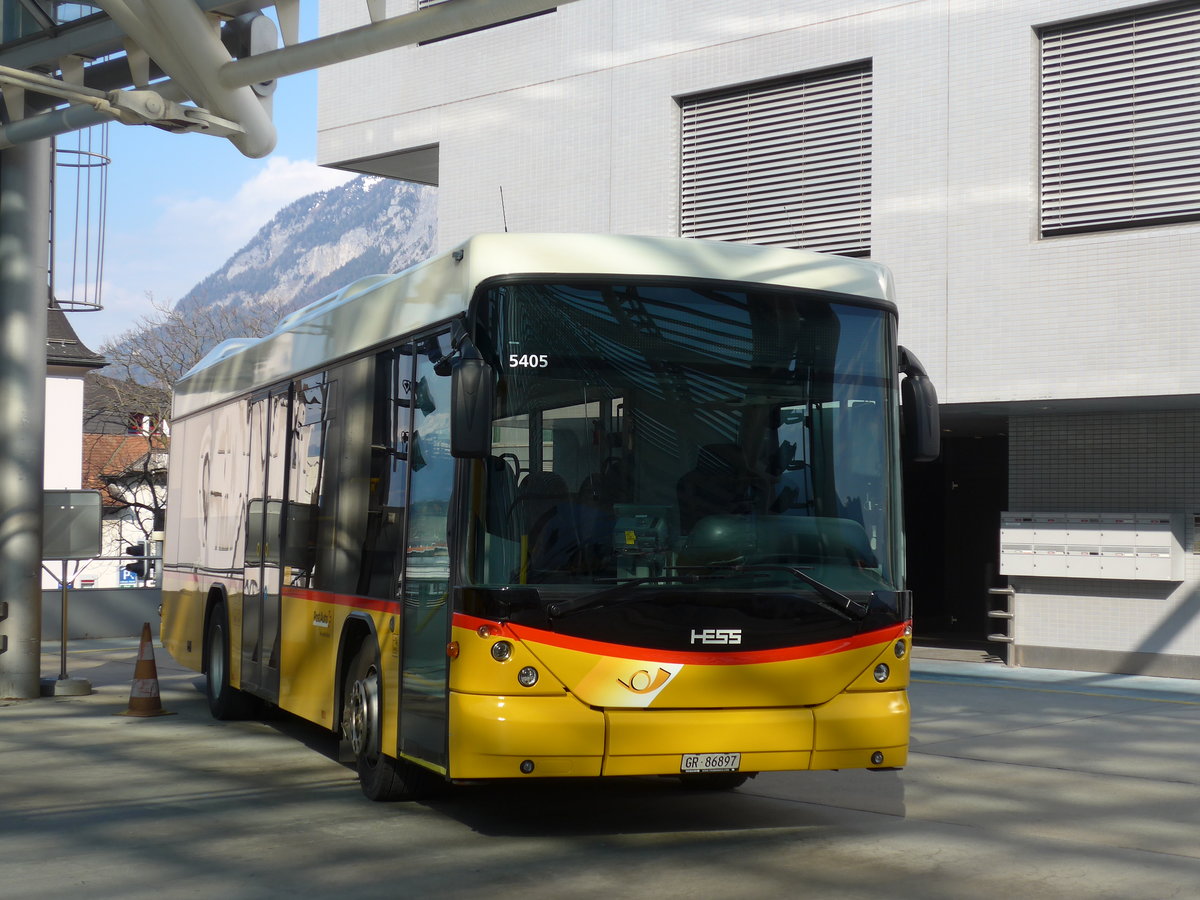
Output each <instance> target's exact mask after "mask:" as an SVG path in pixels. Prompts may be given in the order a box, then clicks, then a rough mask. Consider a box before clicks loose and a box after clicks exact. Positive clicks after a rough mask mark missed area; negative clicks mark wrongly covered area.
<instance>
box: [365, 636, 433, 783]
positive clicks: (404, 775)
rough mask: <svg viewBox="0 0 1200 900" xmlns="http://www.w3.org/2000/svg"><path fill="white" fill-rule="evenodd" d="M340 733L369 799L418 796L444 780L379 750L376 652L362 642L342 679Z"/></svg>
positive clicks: (379, 697)
mask: <svg viewBox="0 0 1200 900" xmlns="http://www.w3.org/2000/svg"><path fill="white" fill-rule="evenodd" d="M342 684H343V690H342V737H343V738H345V740H347V741H348V742H349V743H350V749H351V751H352V752H353V753H354V764H355V769H356V770H357V771H358V783H359V786H360V787H361V788H362V792H363V794H364V795H365V796H366V797H367V799H369V800H378V801H389V800H420V799H422V798H424V797H429V796H431V795H432V794H434V793H435V792H436V791H437V790H438V788H440V787H441V786H442V785H443V784H444V781H443V780H442V778H441V776H440V775H438V774H437V773H436V772H432V771H430V770H429V769H426V768H423V767H421V766H418V765H416V764H415V763H410V762H408V761H407V760H402V759H395V758H393V757H391V756H388V755H387V754H385V753H383V752H381V751H380V749H379V748H380V723H381V721H382V709H383V694H382V684H381V681H380V675H379V655H378V654H377V653H376V652H375V649H374V648H373V647H372V646H371V645H370V643H364V644H363V645H362V646H361V647H360V648H359V649H358V652H357V653H356V654H355V655H354V659H353V661H352V662H351V663H350V665H349V666H348V667H347V668H346V675H345V679H344V680H343V682H342Z"/></svg>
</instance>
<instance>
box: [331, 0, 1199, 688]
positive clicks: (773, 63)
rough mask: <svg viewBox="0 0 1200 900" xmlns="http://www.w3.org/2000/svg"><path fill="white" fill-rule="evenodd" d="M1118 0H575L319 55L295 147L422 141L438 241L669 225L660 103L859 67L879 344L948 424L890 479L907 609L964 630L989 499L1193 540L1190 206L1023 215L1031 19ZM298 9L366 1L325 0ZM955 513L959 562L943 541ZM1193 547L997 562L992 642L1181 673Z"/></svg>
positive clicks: (350, 153) (400, 151) (1033, 106)
mask: <svg viewBox="0 0 1200 900" xmlns="http://www.w3.org/2000/svg"><path fill="white" fill-rule="evenodd" d="M398 2H399V0H398ZM413 2H414V3H415V0H413ZM394 5H395V4H393V6H394ZM1178 6H1179V4H1170V5H1168V4H1162V5H1160V7H1162V8H1167V7H1170V8H1172V9H1173V8H1176V7H1178ZM1185 6H1186V5H1185ZM1144 7H1145V5H1144V4H1133V3H1129V2H1121V0H1049V2H1047V0H1037V2H1034V0H1012V2H1006V3H981V2H975V0H927V2H909V3H890V2H867V0H863V2H856V3H852V4H846V3H834V2H831V0H806V2H793V0H764V2H759V3H755V4H751V5H746V4H728V3H718V2H715V0H713V2H710V0H701V2H691V0H660V2H655V3H644V2H636V0H611V2H609V0H606V2H600V0H578V2H576V3H572V4H568V5H566V6H563V7H561V8H559V9H558V10H557V11H556V12H554V13H552V14H549V15H545V16H540V17H537V18H534V19H530V20H528V21H525V22H520V23H515V24H512V25H506V26H500V27H497V28H493V29H489V30H487V31H485V32H480V33H477V34H472V35H465V36H462V37H458V38H452V39H448V40H445V41H442V42H439V43H437V44H432V45H428V46H424V47H409V48H403V49H401V50H397V51H394V52H392V53H388V54H382V55H380V56H378V57H374V58H370V59H368V60H363V61H360V62H356V63H351V64H345V65H343V66H340V67H337V68H335V69H333V70H331V71H330V72H328V73H327V74H323V76H322V82H321V95H320V101H319V104H320V123H319V142H318V155H319V161H320V162H322V163H325V164H331V165H343V166H346V167H347V168H359V169H361V170H363V171H372V170H373V169H372V168H371V165H374V164H371V165H368V164H362V165H357V164H356V161H359V160H362V159H364V158H366V157H388V156H391V157H394V165H395V166H396V171H399V172H400V173H401V174H403V171H404V165H405V164H406V162H405V160H406V157H405V154H406V153H410V152H412V151H416V150H419V149H420V148H427V149H428V148H434V149H433V150H431V151H430V152H431V153H432V158H434V159H435V160H436V165H435V166H434V171H435V172H436V178H435V180H436V181H437V183H438V185H439V193H438V196H439V241H440V242H441V243H442V244H443V246H449V245H452V244H455V243H457V242H459V241H460V240H462V239H464V238H465V237H467V236H469V235H470V234H473V233H476V232H480V231H494V230H499V229H501V228H503V227H504V225H505V224H507V226H508V227H509V228H510V229H512V230H515V231H612V232H620V233H644V234H655V235H677V234H679V233H680V232H681V229H682V228H683V223H682V216H681V190H682V181H683V175H682V171H681V152H682V151H681V141H682V132H681V129H682V123H681V109H680V103H681V101H685V100H686V98H688V97H692V96H695V95H698V94H704V93H706V92H717V91H723V90H727V89H731V88H736V87H738V86H742V85H747V84H753V83H755V82H759V81H763V80H768V79H782V78H791V77H795V76H799V75H803V74H804V73H811V72H818V71H821V70H824V69H829V68H831V67H837V66H849V65H856V64H857V65H861V64H866V65H869V66H870V68H871V72H872V88H871V90H872V102H871V125H870V128H871V161H870V167H871V171H870V183H871V198H870V201H871V222H870V239H869V242H870V255H871V257H872V258H874V259H877V260H879V261H880V262H883V263H885V264H887V265H888V266H889V267H890V268H891V269H892V271H893V273H894V275H895V279H896V284H897V287H898V296H899V304H900V312H901V324H900V338H901V341H902V343H904V344H905V345H906V346H908V347H909V348H910V349H912V350H913V351H914V352H915V353H916V354H917V355H918V356H919V357H920V358H921V360H922V362H924V363H925V365H926V367H927V368H928V370H929V372H930V374H931V376H932V377H933V379H934V380H935V382H936V384H937V386H938V390H939V395H940V398H941V401H942V403H943V415H944V419H945V421H946V424H947V427H948V431H947V434H946V444H945V447H946V452H945V453H944V454H943V461H942V463H941V468H940V469H938V470H937V474H936V475H934V476H928V475H925V476H921V478H922V479H923V480H922V481H921V483H920V489H921V490H923V491H926V492H932V493H933V494H938V492H944V496H941V497H940V499H939V498H938V497H937V496H927V497H921V496H920V494H919V493H916V490H917V485H915V484H914V486H913V488H912V489H910V491H909V495H910V500H911V499H912V498H913V497H914V496H917V497H919V498H920V499H921V500H922V501H925V502H922V503H920V504H914V505H919V506H922V507H929V508H931V509H938V510H942V512H938V513H932V512H931V513H928V514H926V513H922V515H928V516H929V517H931V518H927V519H922V520H921V521H920V522H919V523H918V527H916V528H914V531H918V532H921V533H919V534H918V533H914V537H913V538H912V540H913V541H914V542H917V541H921V540H926V541H929V540H933V541H935V542H936V540H939V539H940V538H938V537H937V536H938V535H943V536H944V537H945V541H946V543H945V554H944V555H943V556H942V557H940V563H941V569H944V570H945V572H942V571H938V572H933V571H931V572H930V573H929V574H928V578H929V584H931V585H933V588H932V592H933V593H935V594H936V593H938V592H940V594H941V595H942V601H941V604H942V605H941V606H940V607H938V610H937V611H936V614H934V615H930V617H929V618H930V619H933V620H936V621H938V622H942V623H945V625H946V627H947V628H951V627H963V626H962V623H963V622H964V621H966V622H974V623H977V624H976V625H972V626H971V627H972V628H975V629H976V630H977V631H981V632H982V631H984V630H985V629H986V627H987V623H986V622H984V621H983V616H984V615H985V612H984V606H983V604H984V603H985V600H984V599H982V595H983V594H985V593H986V588H987V587H989V586H995V585H997V584H1002V583H1004V582H1005V578H1004V576H1003V573H1001V572H999V571H998V563H997V560H996V555H997V554H996V546H997V543H998V541H997V537H998V527H999V525H998V522H999V518H998V517H999V512H1000V510H1001V509H1003V508H1008V509H1033V510H1039V509H1041V510H1045V509H1053V508H1056V507H1057V508H1066V507H1070V508H1071V509H1077V510H1083V511H1087V510H1111V511H1114V512H1122V511H1127V512H1132V511H1150V512H1169V513H1172V514H1177V515H1179V516H1182V520H1183V521H1185V522H1187V523H1188V524H1187V526H1186V527H1187V529H1188V533H1187V534H1186V535H1185V536H1183V539H1184V540H1185V546H1187V547H1191V545H1192V543H1193V542H1194V540H1195V535H1194V534H1193V531H1194V524H1193V522H1194V520H1193V515H1194V514H1195V513H1196V512H1200V496H1198V495H1197V486H1195V485H1193V484H1192V480H1193V478H1194V476H1193V475H1192V474H1191V470H1192V468H1194V464H1192V463H1191V462H1190V460H1191V457H1192V454H1193V449H1192V448H1193V447H1195V446H1196V444H1195V442H1194V441H1193V440H1192V439H1191V437H1189V435H1191V434H1192V433H1193V430H1194V428H1195V417H1196V415H1197V413H1196V410H1200V352H1198V351H1200V317H1198V316H1196V315H1194V312H1193V310H1194V308H1195V306H1196V300H1197V289H1196V287H1195V285H1197V284H1200V223H1197V222H1188V221H1173V222H1158V223H1155V224H1141V225H1138V226H1137V227H1128V228H1127V227H1120V228H1113V229H1111V230H1107V229H1105V230H1096V231H1091V232H1084V233H1064V234H1058V233H1055V234H1053V235H1051V234H1046V235H1045V236H1044V235H1043V231H1044V226H1043V199H1042V198H1043V180H1042V175H1041V173H1042V153H1043V151H1042V146H1043V142H1042V120H1043V113H1044V111H1045V104H1046V101H1045V99H1044V93H1045V92H1044V90H1043V84H1042V74H1041V73H1042V69H1043V59H1044V55H1043V40H1044V36H1045V35H1046V34H1047V33H1049V32H1050V31H1053V32H1054V33H1055V34H1059V33H1062V29H1063V26H1064V25H1065V26H1066V27H1067V28H1068V29H1070V28H1074V27H1075V25H1076V23H1078V22H1079V21H1081V20H1083V21H1084V25H1085V26H1086V25H1087V23H1088V21H1090V20H1091V19H1092V18H1093V17H1105V16H1111V15H1113V14H1125V13H1126V12H1128V11H1130V10H1142V9H1143V8H1144ZM1154 8H1155V9H1157V8H1158V7H1154ZM1189 8H1190V9H1196V8H1198V5H1197V4H1191V6H1190V7H1189ZM1139 14H1140V13H1139ZM322 15H323V16H326V17H329V18H328V21H330V22H334V21H335V20H336V21H339V22H340V21H341V19H340V18H339V17H347V16H356V15H357V16H363V15H365V12H363V11H362V10H361V4H358V3H351V2H349V0H343V2H337V3H326V4H322ZM363 84H370V85H371V86H372V88H371V90H370V91H363V90H362V88H361V86H362V85H363ZM1184 93H1185V95H1184V96H1183V98H1182V99H1181V102H1183V103H1188V102H1193V103H1194V102H1196V101H1194V100H1189V98H1188V97H1187V96H1186V91H1185V92H1184ZM413 158H415V157H413ZM425 158H426V159H429V158H431V157H430V156H429V155H428V154H427V156H426V157H425ZM1180 165H1183V166H1188V165H1192V166H1200V162H1197V161H1195V160H1191V161H1188V160H1182V161H1180ZM392 174H395V172H393V173H392ZM501 188H502V189H503V195H504V202H503V205H502V204H501V202H500V193H501ZM1050 230H1053V229H1050ZM977 414H986V415H985V417H984V418H983V419H981V418H979V417H978V415H977ZM973 442H974V443H973ZM938 516H942V518H940V519H939V518H937V517H938ZM967 532H973V533H976V534H977V536H978V541H977V544H978V546H977V550H976V552H977V555H978V558H976V557H975V556H972V557H970V558H969V559H962V560H960V559H956V558H954V557H955V555H956V554H960V553H961V551H960V549H959V548H958V547H956V546H955V541H954V540H953V539H952V538H953V537H955V536H959V537H961V535H963V534H964V533H967ZM989 535H990V538H989ZM931 536H932V537H931ZM960 543H961V541H960ZM989 553H990V554H991V556H990V557H988V554H989ZM1195 562H1196V560H1195V559H1194V558H1193V557H1192V555H1191V553H1190V550H1189V552H1188V557H1187V560H1186V561H1185V566H1184V572H1185V578H1184V580H1183V581H1182V582H1179V583H1165V582H1164V583H1157V584H1148V583H1134V584H1131V583H1126V582H1120V581H1106V582H1104V583H1103V584H1100V583H1096V584H1091V585H1089V584H1087V583H1085V582H1084V581H1081V580H1077V579H1040V580H1037V582H1036V583H1029V582H1028V580H1026V582H1025V583H1014V586H1016V587H1018V588H1019V595H1018V598H1017V601H1018V605H1019V607H1020V619H1019V620H1018V622H1019V624H1018V632H1019V641H1021V642H1024V643H1026V644H1028V645H1029V646H1037V647H1055V646H1057V647H1061V648H1064V649H1065V650H1070V651H1072V652H1074V651H1081V652H1083V653H1084V654H1085V655H1083V656H1079V655H1074V656H1071V655H1070V654H1067V656H1066V657H1063V658H1064V659H1066V658H1067V657H1069V658H1070V660H1073V661H1074V662H1081V661H1082V662H1084V663H1087V664H1088V665H1095V666H1097V667H1103V666H1110V667H1111V666H1114V665H1127V666H1135V665H1136V666H1141V667H1143V668H1144V667H1145V664H1146V663H1145V660H1146V658H1147V655H1149V657H1154V656H1156V655H1157V656H1160V657H1168V656H1169V657H1172V658H1174V657H1181V658H1183V659H1185V661H1188V662H1185V663H1184V664H1183V669H1185V670H1187V669H1188V666H1191V667H1192V670H1194V671H1195V672H1196V673H1197V674H1200V638H1198V636H1197V633H1196V629H1197V625H1196V621H1197V620H1200V612H1197V611H1196V610H1194V609H1193V606H1194V605H1195V601H1193V599H1191V598H1193V597H1194V596H1195V592H1196V587H1197V582H1198V581H1200V570H1197V567H1196V565H1195ZM929 568H930V569H931V570H932V569H934V568H936V567H935V566H933V565H932V564H930V566H929ZM949 572H958V574H956V575H951V574H946V573H949ZM1189 610H1190V611H1191V612H1189ZM1193 613H1194V614H1193ZM1055 642H1057V643H1055ZM1089 652H1093V653H1099V654H1109V655H1108V656H1103V657H1087V656H1086V653H1089ZM1121 654H1124V659H1125V660H1126V662H1125V663H1121V662H1119V661H1118V662H1114V661H1113V660H1114V659H1119V658H1120V655H1121ZM1040 658H1042V659H1044V658H1045V657H1044V656H1043V657H1040ZM1089 660H1090V661H1089ZM1176 671H1178V670H1176ZM1189 671H1191V670H1189Z"/></svg>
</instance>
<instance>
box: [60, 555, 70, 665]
mask: <svg viewBox="0 0 1200 900" xmlns="http://www.w3.org/2000/svg"><path fill="white" fill-rule="evenodd" d="M59 587H60V588H61V589H62V637H61V638H60V640H59V666H58V680H59V681H66V680H67V635H68V634H70V629H68V628H67V599H68V598H67V561H66V560H65V559H64V560H62V581H61V582H59Z"/></svg>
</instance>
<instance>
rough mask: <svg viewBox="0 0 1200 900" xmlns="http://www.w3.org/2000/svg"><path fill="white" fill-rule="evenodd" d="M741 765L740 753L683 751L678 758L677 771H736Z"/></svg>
mask: <svg viewBox="0 0 1200 900" xmlns="http://www.w3.org/2000/svg"><path fill="white" fill-rule="evenodd" d="M741 765H742V754H740V753H685V754H683V757H682V759H680V760H679V771H680V772H736V771H737V770H738V769H740V768H741Z"/></svg>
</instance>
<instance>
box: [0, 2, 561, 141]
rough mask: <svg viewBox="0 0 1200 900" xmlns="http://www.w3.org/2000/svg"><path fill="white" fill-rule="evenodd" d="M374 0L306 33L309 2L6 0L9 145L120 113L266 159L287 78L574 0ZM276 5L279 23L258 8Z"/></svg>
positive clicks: (5, 137) (0, 56) (1, 66)
mask: <svg viewBox="0 0 1200 900" xmlns="http://www.w3.org/2000/svg"><path fill="white" fill-rule="evenodd" d="M312 2H316V0H312ZM362 2H363V4H364V6H365V9H366V18H367V19H368V20H369V21H368V22H367V23H365V24H363V25H360V26H357V27H354V28H349V29H347V30H345V31H341V32H335V33H333V34H327V35H322V36H321V37H318V38H313V39H310V40H307V41H303V42H301V41H300V39H299V38H300V3H301V0H276V2H274V3H263V2H256V0H97V2H94V3H76V2H61V0H2V6H0V9H2V19H0V26H2V28H3V45H2V46H0V90H2V91H3V97H4V107H5V113H6V118H5V120H4V124H3V125H0V149H3V148H6V147H12V146H14V145H16V144H21V143H28V142H31V141H36V140H40V139H43V138H48V137H52V136H54V135H58V134H64V133H66V132H68V131H74V130H77V129H79V128H86V127H88V126H90V125H94V124H97V123H99V122H104V121H111V120H117V121H120V122H123V123H125V124H147V125H156V126H158V127H160V128H165V129H166V130H168V131H179V132H189V131H199V132H205V133H208V134H213V135H217V136H220V137H226V138H228V139H229V140H230V141H232V142H233V144H234V145H235V146H236V147H237V148H238V149H239V150H240V151H241V152H242V153H244V154H245V155H247V156H250V157H261V156H265V155H266V154H268V153H270V152H271V150H272V149H273V148H274V146H275V128H274V125H273V124H272V123H271V114H270V108H269V97H270V93H271V91H272V90H273V89H274V82H275V79H277V78H281V77H283V76H285V75H293V74H296V73H297V72H304V71H308V70H310V69H316V68H320V67H322V66H327V65H332V64H334V63H338V62H345V61H346V60H350V59H356V58H358V57H362V56H367V55H370V54H372V53H379V52H381V51H384V50H391V49H394V48H396V47H400V46H405V45H408V44H416V43H421V42H424V41H432V40H439V39H441V38H445V37H449V36H452V35H455V34H463V33H466V32H470V31H477V30H480V29H483V28H489V27H492V26H495V25H501V24H504V23H506V22H512V21H516V20H518V19H524V18H528V17H530V16H535V15H539V14H541V13H544V12H548V11H550V10H553V9H554V8H556V7H558V6H562V5H565V4H566V3H571V2H573V0H549V2H548V0H442V2H436V3H425V4H419V5H418V8H417V9H415V10H412V11H410V12H407V13H403V14H401V15H396V16H391V17H388V16H386V15H385V11H386V6H387V2H386V0H362ZM264 9H273V10H274V19H275V20H276V21H277V22H278V29H276V26H275V21H272V19H270V18H266V17H256V16H255V14H256V13H261V11H262V10H264ZM264 101H266V102H264Z"/></svg>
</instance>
